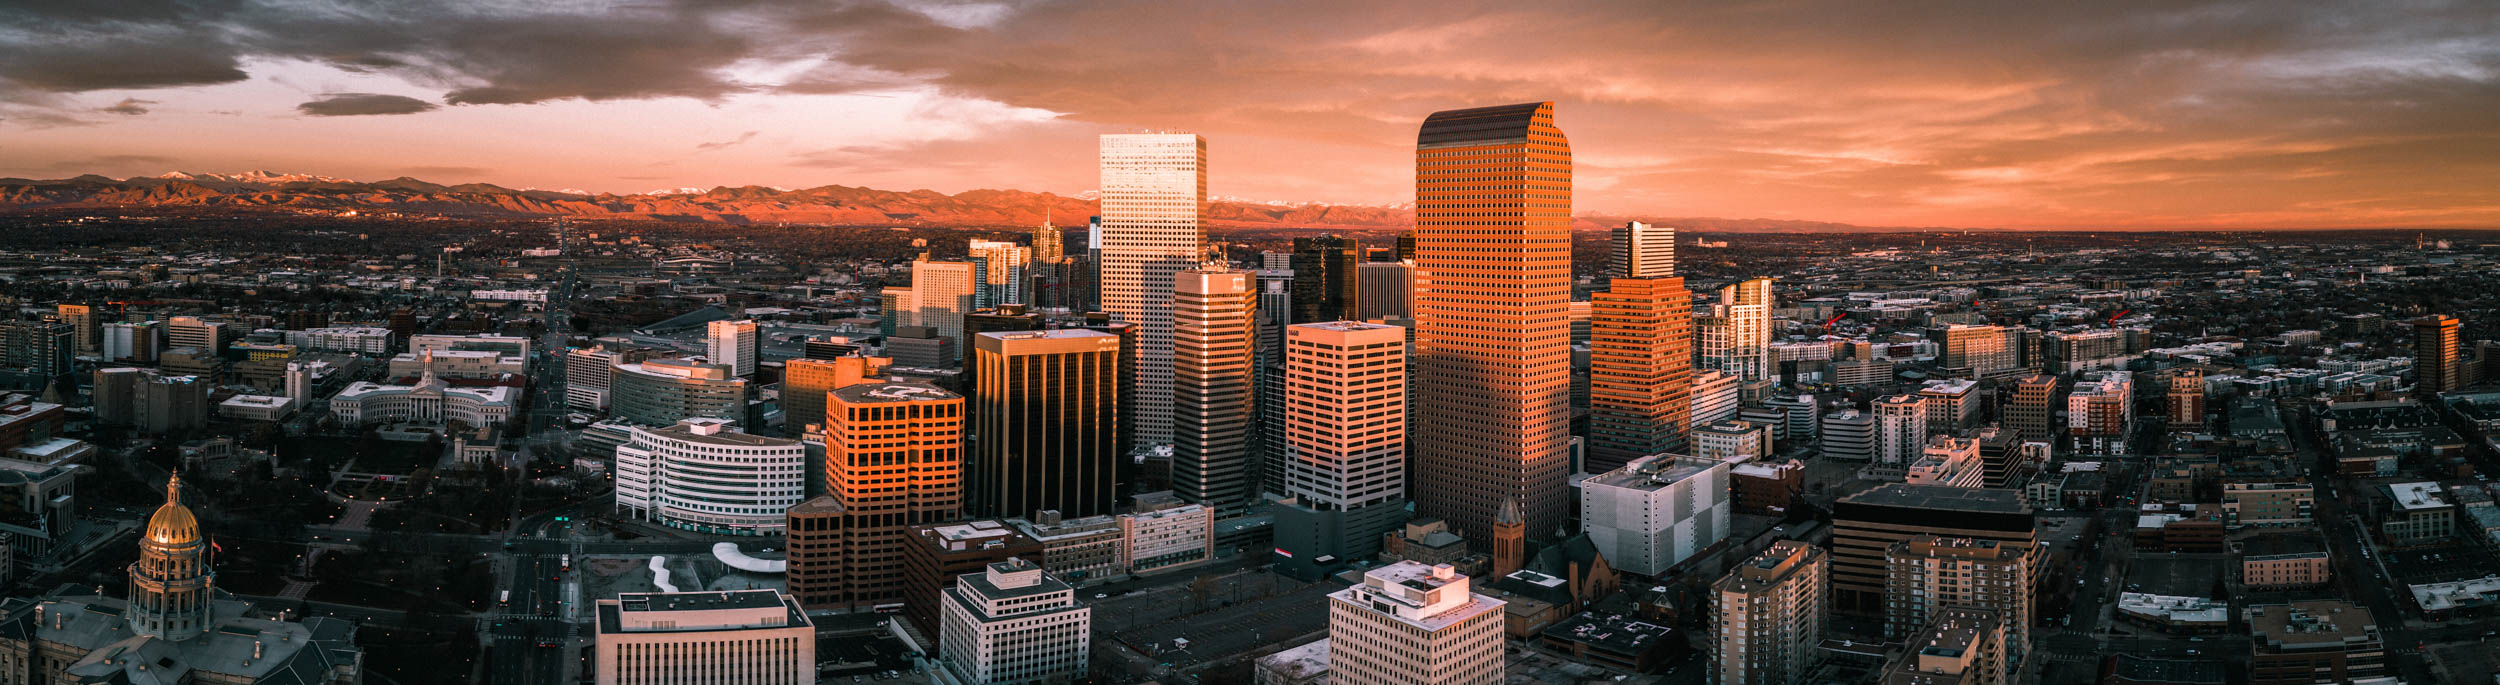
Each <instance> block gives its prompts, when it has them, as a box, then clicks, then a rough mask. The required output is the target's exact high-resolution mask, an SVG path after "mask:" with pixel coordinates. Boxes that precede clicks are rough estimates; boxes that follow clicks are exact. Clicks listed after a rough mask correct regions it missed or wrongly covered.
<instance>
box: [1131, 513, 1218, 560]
mask: <svg viewBox="0 0 2500 685" xmlns="http://www.w3.org/2000/svg"><path fill="white" fill-rule="evenodd" d="M1167 501H1168V500H1167ZM1112 518H1113V519H1114V520H1116V521H1119V523H1120V565H1121V566H1122V567H1124V568H1126V569H1128V572H1129V573H1131V574H1134V575H1148V574H1153V573H1163V572H1167V571H1175V570H1180V569H1185V568H1189V567H1192V566H1197V565H1200V564H1204V563H1207V562H1209V561H1213V560H1214V559H1215V510H1214V509H1211V508H1208V507H1206V506H1204V505H1198V504H1179V505H1174V506H1164V507H1160V508H1155V509H1151V510H1146V511H1137V512H1131V513H1126V514H1121V515H1119V516H1114V517H1112Z"/></svg>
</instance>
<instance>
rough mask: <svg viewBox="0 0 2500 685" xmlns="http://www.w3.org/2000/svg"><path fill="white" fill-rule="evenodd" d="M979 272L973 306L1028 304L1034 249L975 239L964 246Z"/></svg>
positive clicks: (988, 306)
mask: <svg viewBox="0 0 2500 685" xmlns="http://www.w3.org/2000/svg"><path fill="white" fill-rule="evenodd" d="M964 249H965V252H966V253H968V254H970V255H971V260H972V264H973V266H974V267H975V268H976V269H977V270H978V271H979V273H978V274H977V276H978V278H977V279H976V283H975V285H976V288H975V293H976V294H977V295H978V297H976V298H974V302H973V306H974V307H976V308H982V309H987V308H993V307H997V306H999V305H1004V304H1025V303H1026V298H1025V295H1024V286H1025V275H1026V274H1027V273H1028V272H1029V271H1030V270H1031V263H1032V261H1033V250H1032V248H1028V247H1025V246H1023V245H1017V244H1015V243H1012V242H1007V241H1002V240H974V241H971V242H969V243H967V244H966V245H965V247H964Z"/></svg>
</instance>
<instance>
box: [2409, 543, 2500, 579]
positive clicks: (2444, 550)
mask: <svg viewBox="0 0 2500 685" xmlns="http://www.w3.org/2000/svg"><path fill="white" fill-rule="evenodd" d="M2385 562H2386V564H2387V572H2388V573H2390V574H2393V575H2394V576H2395V577H2396V582H2400V583H2405V584H2408V585H2411V584H2417V583H2441V582H2447V581H2451V580H2464V579H2468V578H2480V577H2483V576H2484V575H2486V574H2489V573H2491V570H2492V569H2493V568H2500V562H2494V561H2493V560H2492V558H2491V555H2490V554H2489V553H2487V552H2484V551H2483V550H2482V548H2480V547H2476V546H2474V545H2466V544H2448V545H2442V546H2439V547H2430V548H2423V549H2402V550H2393V551H2387V552H2386V558H2385Z"/></svg>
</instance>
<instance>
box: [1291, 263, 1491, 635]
mask: <svg viewBox="0 0 2500 685" xmlns="http://www.w3.org/2000/svg"><path fill="white" fill-rule="evenodd" d="M1430 245H1431V238H1429V237H1427V238H1426V239H1425V247H1424V248H1423V249H1424V250H1426V251H1427V253H1429V251H1430V250H1431V249H1432V248H1431V246H1430ZM1468 585H1469V582H1468V578H1467V576H1465V575H1462V574H1460V573H1458V572H1457V571H1456V570H1454V569H1452V568H1451V567H1450V566H1449V565H1448V564H1442V565H1439V566H1425V565H1423V564H1418V563H1415V562H1412V561H1401V562H1398V563H1395V564H1390V565H1388V566H1382V567H1379V568H1375V569H1372V570H1370V571H1366V572H1364V573H1363V582H1362V584H1360V585H1355V586H1353V587H1349V588H1346V589H1343V590H1338V591H1336V592H1332V593H1329V594H1328V643H1329V652H1328V671H1329V682H1331V683H1336V684H1337V685H1406V684H1409V683H1434V684H1435V685H1492V684H1495V683H1500V682H1502V673H1503V656H1502V628H1503V613H1504V611H1503V606H1504V604H1505V603H1504V602H1503V601H1502V600H1498V599H1494V598H1491V597H1486V596H1484V595H1479V594H1476V593H1474V592H1471V591H1469V588H1468Z"/></svg>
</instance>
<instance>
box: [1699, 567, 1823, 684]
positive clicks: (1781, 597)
mask: <svg viewBox="0 0 2500 685" xmlns="http://www.w3.org/2000/svg"><path fill="white" fill-rule="evenodd" d="M1831 575H1832V565H1831V558H1830V557H1829V556H1827V555H1825V554H1824V553H1823V550H1821V549H1817V548H1816V547H1815V546H1814V545H1810V544H1806V543H1803V542H1798V541H1795V540H1781V541H1779V542H1776V543H1772V545H1771V548H1770V549H1767V550H1763V552H1762V553H1761V554H1759V555H1756V556H1755V557H1754V558H1753V559H1750V560H1747V561H1746V562H1745V563H1743V564H1739V565H1737V566H1736V568H1735V569H1733V570H1730V571H1728V573H1727V575H1725V576H1721V577H1720V578H1719V581H1718V582H1716V583H1712V584H1711V586H1710V594H1711V602H1710V608H1711V611H1710V615H1711V616H1712V618H1713V620H1714V622H1715V623H1717V625H1718V639H1716V640H1712V641H1711V643H1710V645H1711V649H1710V666H1711V670H1712V676H1711V678H1710V682H1713V683H1720V684H1721V685H1788V684H1789V683H1794V682H1799V681H1800V680H1802V679H1803V678H1804V677H1805V675H1806V669H1807V668H1808V667H1811V666H1813V665H1814V662H1815V661H1816V658H1815V657H1816V654H1817V653H1819V652H1821V651H1822V649H1821V643H1822V640H1823V624H1824V622H1825V621H1827V620H1829V619H1828V616H1827V615H1826V614H1825V611H1826V609H1828V608H1829V607H1830V605H1831V601H1832V600H1831V597H1832V595H1831Z"/></svg>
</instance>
